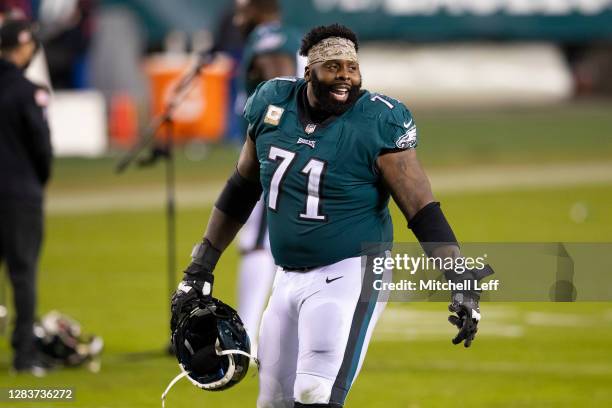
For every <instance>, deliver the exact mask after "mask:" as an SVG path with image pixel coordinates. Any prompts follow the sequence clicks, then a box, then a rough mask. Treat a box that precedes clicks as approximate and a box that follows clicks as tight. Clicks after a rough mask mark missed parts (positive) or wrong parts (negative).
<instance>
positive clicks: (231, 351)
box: [161, 350, 259, 408]
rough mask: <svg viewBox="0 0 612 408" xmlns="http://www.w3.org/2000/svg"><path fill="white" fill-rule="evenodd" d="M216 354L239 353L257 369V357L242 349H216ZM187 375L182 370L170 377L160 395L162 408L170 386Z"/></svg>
mask: <svg viewBox="0 0 612 408" xmlns="http://www.w3.org/2000/svg"><path fill="white" fill-rule="evenodd" d="M216 353H217V355H218V356H228V355H232V354H240V355H243V356H246V357H248V358H249V359H250V360H252V361H253V362H254V363H255V365H257V369H259V360H258V359H257V357H255V356H253V355H251V354H249V353H247V352H246V351H242V350H222V351H219V350H217V351H216ZM188 375H189V371H186V370H183V371H182V372H181V373H180V374H179V375H177V376H176V377H174V378H173V379H172V381H170V383H169V384H168V386H167V387H166V390H165V391H164V393H163V394H162V396H161V400H162V408H166V396H168V393H169V392H170V389H171V388H172V387H174V385H175V384H176V383H177V382H179V381H180V380H181V379H182V378H185V377H187V376H188Z"/></svg>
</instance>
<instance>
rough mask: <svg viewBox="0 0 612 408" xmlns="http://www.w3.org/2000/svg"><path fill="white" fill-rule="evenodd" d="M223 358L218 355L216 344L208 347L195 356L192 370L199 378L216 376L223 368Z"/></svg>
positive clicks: (192, 361) (192, 359)
mask: <svg viewBox="0 0 612 408" xmlns="http://www.w3.org/2000/svg"><path fill="white" fill-rule="evenodd" d="M222 358H223V357H221V356H218V355H217V352H216V351H215V345H214V344H211V345H208V346H206V347H203V348H202V349H200V350H198V351H197V352H196V353H195V354H194V355H193V357H192V358H191V369H192V371H193V372H194V374H195V375H197V376H200V375H210V374H215V373H217V372H218V371H219V370H220V369H221V368H222V367H221V362H222ZM225 358H227V357H225Z"/></svg>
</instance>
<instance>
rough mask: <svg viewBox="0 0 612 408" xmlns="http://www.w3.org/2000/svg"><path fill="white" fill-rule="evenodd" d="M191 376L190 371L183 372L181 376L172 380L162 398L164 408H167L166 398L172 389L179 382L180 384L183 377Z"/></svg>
mask: <svg viewBox="0 0 612 408" xmlns="http://www.w3.org/2000/svg"><path fill="white" fill-rule="evenodd" d="M188 375H189V371H183V372H181V373H180V374H179V375H177V376H176V377H174V378H173V379H172V381H170V384H168V386H167V387H166V390H165V391H164V393H163V394H162V396H161V400H162V408H165V407H166V396H167V395H168V393H169V392H170V389H171V388H172V387H174V384H176V383H177V382H179V381H180V380H181V378H183V377H187V376H188Z"/></svg>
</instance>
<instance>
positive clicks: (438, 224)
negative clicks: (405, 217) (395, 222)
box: [408, 201, 459, 256]
mask: <svg viewBox="0 0 612 408" xmlns="http://www.w3.org/2000/svg"><path fill="white" fill-rule="evenodd" d="M408 228H410V229H411V230H412V232H413V233H414V235H415V236H416V237H417V239H418V240H419V242H420V243H421V246H422V247H423V250H424V251H425V253H426V254H427V255H429V256H431V255H432V252H433V251H434V250H435V249H436V248H438V247H441V246H444V245H448V244H451V245H457V246H459V244H458V243H457V238H455V234H454V233H453V230H452V229H451V226H450V225H449V224H448V221H446V217H445V216H444V213H443V212H442V209H441V208H440V203H439V202H435V201H434V202H431V203H429V204H427V205H426V206H425V207H423V208H421V209H420V210H419V211H418V212H417V213H416V214H415V215H414V216H413V217H412V218H411V219H410V221H408Z"/></svg>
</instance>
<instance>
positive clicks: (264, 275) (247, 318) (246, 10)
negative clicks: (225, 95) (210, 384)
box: [234, 0, 304, 350]
mask: <svg viewBox="0 0 612 408" xmlns="http://www.w3.org/2000/svg"><path fill="white" fill-rule="evenodd" d="M235 7H236V10H235V14H234V24H235V25H236V26H237V27H238V28H239V29H240V32H241V33H242V35H243V36H244V37H245V39H246V43H245V47H244V50H243V53H242V55H243V57H242V63H241V65H242V72H241V77H242V83H243V88H244V89H243V92H242V93H241V95H242V96H239V97H238V103H237V105H238V106H240V111H242V110H243V108H244V103H245V101H246V96H247V95H250V94H251V93H253V92H254V91H255V88H256V87H257V85H259V84H260V83H262V82H263V81H266V80H269V79H272V78H275V77H279V76H300V73H303V72H304V66H303V65H304V64H303V62H302V61H303V60H304V58H302V57H300V56H299V54H298V50H299V47H300V36H299V34H298V33H297V31H296V30H293V29H291V28H289V27H286V26H284V25H283V24H282V23H281V20H280V9H279V6H278V2H277V0H238V1H237V2H236V5H235ZM245 127H246V126H245ZM238 246H239V250H240V253H241V256H242V257H241V260H240V265H239V267H238V313H239V314H240V316H241V318H242V320H243V322H244V325H245V328H246V330H247V333H248V334H249V337H250V338H251V347H252V350H256V349H257V334H258V330H259V321H260V319H261V314H262V312H263V309H264V307H265V305H266V300H267V299H268V294H269V293H270V288H271V286H272V281H273V279H274V273H275V271H276V268H275V264H274V259H273V258H272V253H271V252H270V244H269V240H268V228H267V225H266V208H265V206H264V204H263V200H260V201H259V202H258V203H257V204H256V206H255V208H254V209H253V212H252V213H251V216H250V217H249V219H248V220H247V222H246V224H245V225H244V227H243V228H242V231H241V232H240V237H239V244H238Z"/></svg>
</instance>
